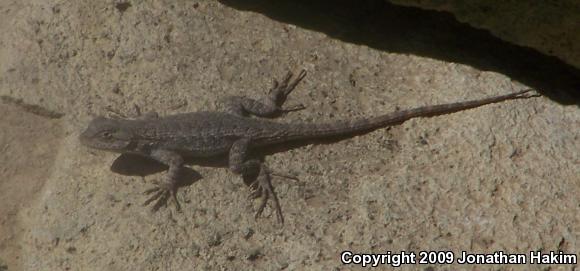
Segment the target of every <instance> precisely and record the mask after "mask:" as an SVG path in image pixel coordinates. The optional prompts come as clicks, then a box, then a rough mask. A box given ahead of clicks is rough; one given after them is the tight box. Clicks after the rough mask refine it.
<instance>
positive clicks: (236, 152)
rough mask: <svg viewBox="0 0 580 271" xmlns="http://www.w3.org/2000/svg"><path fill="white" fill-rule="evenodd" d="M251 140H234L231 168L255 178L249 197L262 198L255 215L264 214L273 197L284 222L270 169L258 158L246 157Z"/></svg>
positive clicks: (275, 207) (276, 209) (230, 160)
mask: <svg viewBox="0 0 580 271" xmlns="http://www.w3.org/2000/svg"><path fill="white" fill-rule="evenodd" d="M249 142H250V141H249V140H248V139H240V140H238V141H236V142H234V144H233V145H232V148H231V149H230V154H229V167H230V170H231V171H232V172H234V173H236V174H239V175H241V176H242V177H244V178H245V177H248V176H251V177H252V178H253V181H252V182H251V184H250V195H249V198H251V199H255V198H258V197H260V198H261V202H260V206H259V207H258V210H257V211H256V215H255V217H256V218H258V217H259V216H260V215H261V214H262V212H263V211H264V209H265V207H266V205H267V203H268V200H269V199H270V198H271V199H272V201H273V203H274V209H275V211H276V217H277V219H278V222H279V223H280V224H283V223H284V216H283V215H282V208H281V207H280V202H279V201H278V196H277V195H276V192H274V187H273V186H272V182H271V178H270V175H271V173H270V171H269V170H268V168H267V167H266V165H264V163H262V162H261V161H259V160H257V159H250V160H247V159H246V155H247V149H248V145H249ZM256 173H257V174H256Z"/></svg>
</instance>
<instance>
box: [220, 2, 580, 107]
mask: <svg viewBox="0 0 580 271" xmlns="http://www.w3.org/2000/svg"><path fill="white" fill-rule="evenodd" d="M220 2H221V3H223V4H225V5H228V6H231V7H233V8H236V9H240V10H248V11H254V12H259V13H262V14H264V15H266V16H268V17H270V18H272V19H274V20H278V21H282V22H285V23H291V24H294V25H297V26H299V27H302V28H306V29H311V30H315V31H319V32H323V33H325V34H327V35H328V36H330V37H332V38H336V39H339V40H342V41H345V42H349V43H355V44H361V45H366V46H369V47H372V48H375V49H378V50H382V51H387V52H393V53H401V54H413V55H418V56H424V57H430V58H434V59H439V60H444V61H448V62H456V63H461V64H465V65H469V66H472V67H474V68H477V69H479V70H484V71H494V72H498V73H501V74H504V75H506V76H508V77H509V78H511V79H512V80H515V81H519V82H521V83H523V84H526V85H528V86H530V87H532V88H534V89H536V90H538V91H539V92H540V93H541V94H543V95H545V96H547V97H549V98H551V99H552V100H554V101H556V102H558V103H561V104H565V105H571V104H576V105H580V70H579V69H577V68H574V67H573V66H571V65H568V64H566V63H564V62H563V61H561V60H559V59H558V58H556V57H552V56H546V55H543V54H541V53H539V52H538V51H536V50H534V49H531V48H527V47H522V46H517V45H513V44H510V43H508V42H505V41H502V40H500V39H499V38H496V37H494V36H492V35H491V34H490V33H489V32H487V31H484V30H478V29H475V28H472V27H470V26H469V25H467V24H462V23H459V22H458V21H457V20H456V19H455V18H454V17H453V15H451V14H449V13H445V12H437V11H427V10H421V9H418V8H409V7H401V6H396V5H392V4H389V3H387V2H386V1H385V0H359V1H354V0H332V1H331V0H277V1H270V0H220Z"/></svg>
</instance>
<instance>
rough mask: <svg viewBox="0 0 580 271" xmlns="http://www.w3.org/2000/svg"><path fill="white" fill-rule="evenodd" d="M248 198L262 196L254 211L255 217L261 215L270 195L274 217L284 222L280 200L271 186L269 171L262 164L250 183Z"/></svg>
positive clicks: (281, 222)
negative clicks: (274, 211) (256, 209)
mask: <svg viewBox="0 0 580 271" xmlns="http://www.w3.org/2000/svg"><path fill="white" fill-rule="evenodd" d="M250 190H251V192H250V198H254V199H255V198H258V197H261V198H262V202H261V203H260V206H259V207H258V211H256V218H258V217H259V216H260V215H262V212H263V211H264V208H266V204H267V203H268V200H269V199H270V197H272V200H273V201H274V208H275V209H276V217H277V218H278V222H279V223H280V224H284V216H282V208H280V202H279V201H278V196H276V193H275V192H274V187H272V182H271V179H270V172H269V171H268V169H267V168H266V167H265V166H264V165H262V166H260V172H259V173H258V176H257V178H256V180H255V181H254V182H253V183H252V184H250Z"/></svg>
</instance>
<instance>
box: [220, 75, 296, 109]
mask: <svg viewBox="0 0 580 271" xmlns="http://www.w3.org/2000/svg"><path fill="white" fill-rule="evenodd" d="M305 76H306V71H305V70H302V71H300V73H299V74H298V76H297V77H296V78H295V79H294V80H292V77H293V74H292V72H288V73H287V74H286V76H284V78H283V79H282V81H281V83H280V82H278V81H277V80H274V83H273V86H272V88H270V90H269V91H268V95H266V96H264V97H262V98H261V99H259V100H255V99H250V98H246V97H239V96H232V97H228V98H226V99H225V102H224V104H225V107H226V111H227V112H229V113H231V114H234V115H239V116H246V115H248V114H251V115H254V116H259V117H266V118H272V117H277V116H279V115H281V114H283V113H287V112H292V111H298V110H302V109H304V108H305V107H304V105H302V104H297V105H293V106H289V107H286V108H282V105H283V104H284V102H286V98H288V95H290V93H292V91H293V90H294V89H295V88H296V86H297V85H298V83H300V81H302V79H304V77H305Z"/></svg>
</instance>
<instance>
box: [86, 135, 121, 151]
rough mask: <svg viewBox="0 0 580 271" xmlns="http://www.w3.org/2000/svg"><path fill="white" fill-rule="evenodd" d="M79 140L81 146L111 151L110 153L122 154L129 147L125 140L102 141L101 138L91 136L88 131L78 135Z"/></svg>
mask: <svg viewBox="0 0 580 271" xmlns="http://www.w3.org/2000/svg"><path fill="white" fill-rule="evenodd" d="M79 140H80V142H81V144H82V145H84V146H87V147H89V148H93V149H99V150H105V151H112V152H122V151H125V150H126V148H127V147H128V146H129V142H128V141H125V140H104V139H101V138H96V137H95V136H94V135H93V134H91V133H89V132H88V131H84V132H83V133H81V134H80V136H79Z"/></svg>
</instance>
